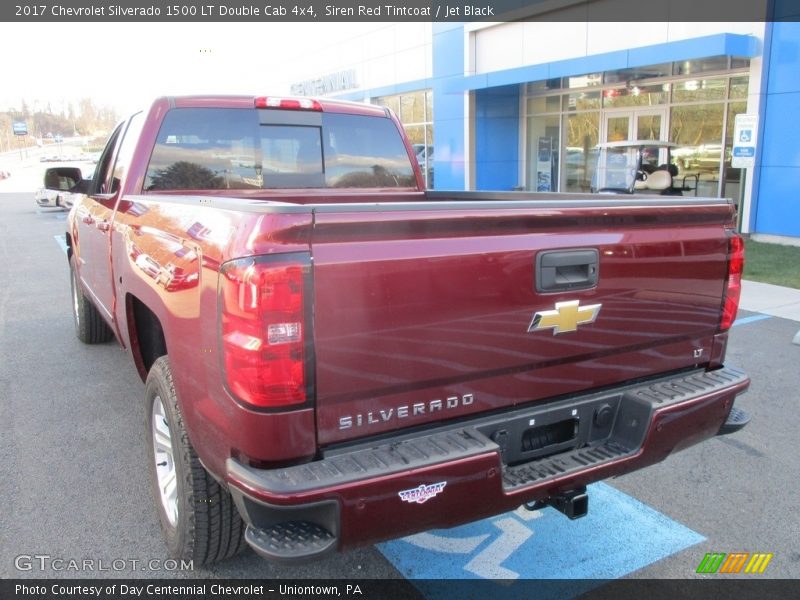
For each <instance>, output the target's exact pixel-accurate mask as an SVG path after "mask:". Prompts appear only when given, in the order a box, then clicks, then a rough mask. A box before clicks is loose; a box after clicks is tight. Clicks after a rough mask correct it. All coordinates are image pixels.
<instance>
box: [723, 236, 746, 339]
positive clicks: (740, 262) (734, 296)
mask: <svg viewBox="0 0 800 600" xmlns="http://www.w3.org/2000/svg"><path fill="white" fill-rule="evenodd" d="M743 271H744V240H743V239H742V237H741V236H740V235H737V234H733V235H731V237H730V238H729V240H728V279H727V281H726V282H725V296H724V297H723V301H722V319H721V320H720V324H719V328H720V331H727V330H728V329H730V328H731V326H732V325H733V322H734V321H735V320H736V313H737V312H738V311H739V297H740V296H741V295H742V272H743Z"/></svg>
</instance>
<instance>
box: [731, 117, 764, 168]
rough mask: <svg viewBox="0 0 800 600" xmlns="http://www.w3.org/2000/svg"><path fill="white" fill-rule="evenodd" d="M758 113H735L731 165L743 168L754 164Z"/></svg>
mask: <svg viewBox="0 0 800 600" xmlns="http://www.w3.org/2000/svg"><path fill="white" fill-rule="evenodd" d="M757 134H758V115H744V114H741V115H736V122H735V123H734V126H733V152H732V154H733V156H732V157H731V167H733V168H734V169H743V168H747V167H754V166H755V164H756V135H757Z"/></svg>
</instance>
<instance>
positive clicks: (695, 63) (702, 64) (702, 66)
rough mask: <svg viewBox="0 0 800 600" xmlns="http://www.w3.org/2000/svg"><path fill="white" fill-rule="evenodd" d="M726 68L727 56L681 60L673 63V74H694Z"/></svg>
mask: <svg viewBox="0 0 800 600" xmlns="http://www.w3.org/2000/svg"><path fill="white" fill-rule="evenodd" d="M727 68H728V57H727V56H714V57H711V58H701V59H698V60H683V61H679V62H676V63H675V75H695V74H697V73H708V72H709V71H725V70H727Z"/></svg>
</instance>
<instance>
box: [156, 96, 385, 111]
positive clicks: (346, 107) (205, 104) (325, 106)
mask: <svg viewBox="0 0 800 600" xmlns="http://www.w3.org/2000/svg"><path fill="white" fill-rule="evenodd" d="M265 96H266V97H276V98H287V99H295V100H316V101H317V102H319V104H320V106H322V111H323V112H332V113H347V114H353V115H374V116H386V114H387V113H386V109H384V108H383V107H382V106H376V105H374V104H365V103H360V102H347V101H344V100H332V99H330V98H311V97H308V96H284V95H280V94H272V95H269V94H264V95H259V96H233V95H231V96H227V95H207V96H200V95H198V96H169V97H167V100H168V101H169V103H170V105H171V106H174V107H176V108H255V101H256V98H263V97H265ZM264 110H270V109H264Z"/></svg>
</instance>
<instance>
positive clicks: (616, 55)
mask: <svg viewBox="0 0 800 600" xmlns="http://www.w3.org/2000/svg"><path fill="white" fill-rule="evenodd" d="M760 54H761V43H760V41H759V40H758V38H755V37H753V36H751V35H741V34H736V33H718V34H714V35H708V36H704V37H699V38H692V39H688V40H680V41H676V42H667V43H664V44H655V45H653V46H643V47H641V48H631V49H630V50H618V51H615V52H606V53H603V54H594V55H591V56H582V57H580V58H570V59H567V60H557V61H554V62H549V63H541V64H536V65H528V66H525V67H517V68H515V69H506V70H503V71H494V72H491V73H482V74H480V75H472V76H469V77H464V78H463V79H454V80H451V81H449V82H447V83H446V84H445V90H446V91H447V92H448V93H458V92H466V91H469V90H480V89H485V88H493V87H498V86H503V85H512V84H519V83H528V82H531V81H542V80H545V79H554V78H556V77H569V76H573V75H586V74H587V73H600V72H603V71H614V70H616V69H628V68H631V67H644V66H647V65H657V64H660V63H666V62H674V61H681V60H692V59H696V58H708V57H711V56H733V57H736V58H753V57H754V56H759V55H760Z"/></svg>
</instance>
